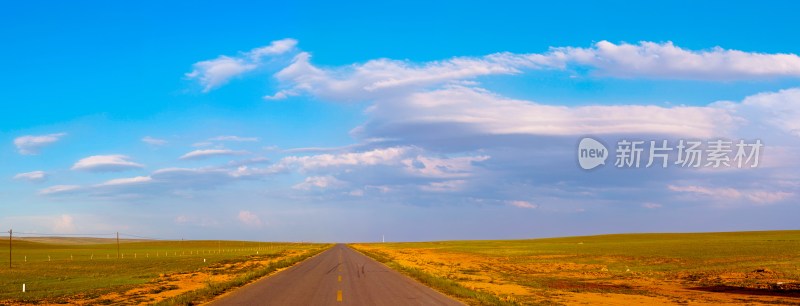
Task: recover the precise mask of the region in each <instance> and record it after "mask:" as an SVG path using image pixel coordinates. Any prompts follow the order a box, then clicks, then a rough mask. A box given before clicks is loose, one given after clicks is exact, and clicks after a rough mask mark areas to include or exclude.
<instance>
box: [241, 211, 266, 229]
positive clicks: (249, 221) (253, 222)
mask: <svg viewBox="0 0 800 306" xmlns="http://www.w3.org/2000/svg"><path fill="white" fill-rule="evenodd" d="M238 219H239V222H242V224H244V225H246V226H250V227H261V226H262V225H263V224H262V222H261V218H259V217H258V215H256V214H254V213H252V212H250V211H248V210H242V211H239V215H238Z"/></svg>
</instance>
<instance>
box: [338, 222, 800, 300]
mask: <svg viewBox="0 0 800 306" xmlns="http://www.w3.org/2000/svg"><path fill="white" fill-rule="evenodd" d="M351 247H353V248H355V249H357V250H359V251H362V252H364V253H365V254H367V255H369V256H371V257H373V258H375V259H378V260H379V261H382V262H384V263H386V264H387V265H389V266H390V267H392V268H394V269H397V270H400V271H401V272H403V273H405V274H407V275H410V276H412V277H414V278H416V279H418V280H420V281H422V282H424V283H427V284H428V285H430V286H432V287H434V288H437V289H439V290H440V291H443V292H445V293H447V294H450V295H452V296H455V297H458V298H459V299H461V300H463V301H465V302H467V303H469V304H473V305H515V304H526V305H527V304H545V305H558V304H570V305H572V304H589V305H602V304H606V305H608V304H615V305H621V304H675V303H677V304H706V303H707V304H738V303H751V304H787V305H797V304H800V231H764V232H732V233H691V234H620V235H601V236H587V237H566V238H550V239H533V240H509V241H443V242H423V243H373V244H353V245H351Z"/></svg>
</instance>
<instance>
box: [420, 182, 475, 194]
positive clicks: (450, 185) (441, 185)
mask: <svg viewBox="0 0 800 306" xmlns="http://www.w3.org/2000/svg"><path fill="white" fill-rule="evenodd" d="M466 183H467V181H465V180H450V181H443V182H431V183H429V184H427V185H422V186H420V189H422V190H424V191H431V192H451V191H460V190H462V189H463V188H464V185H466Z"/></svg>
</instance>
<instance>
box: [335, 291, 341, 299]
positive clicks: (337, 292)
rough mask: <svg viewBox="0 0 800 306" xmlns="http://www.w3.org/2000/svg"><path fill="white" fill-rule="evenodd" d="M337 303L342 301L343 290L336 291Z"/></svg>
mask: <svg viewBox="0 0 800 306" xmlns="http://www.w3.org/2000/svg"><path fill="white" fill-rule="evenodd" d="M336 301H337V302H341V301H342V290H339V291H336Z"/></svg>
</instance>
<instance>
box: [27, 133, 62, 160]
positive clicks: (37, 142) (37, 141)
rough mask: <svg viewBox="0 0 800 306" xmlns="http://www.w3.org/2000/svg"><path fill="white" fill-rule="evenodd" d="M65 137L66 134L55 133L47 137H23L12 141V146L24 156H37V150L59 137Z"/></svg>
mask: <svg viewBox="0 0 800 306" xmlns="http://www.w3.org/2000/svg"><path fill="white" fill-rule="evenodd" d="M65 135H67V134H66V133H56V134H48V135H25V136H20V137H17V138H16V139H14V145H15V146H17V151H18V152H19V153H20V154H24V155H35V154H39V150H41V149H42V148H43V147H45V146H47V145H50V144H52V143H54V142H56V141H58V140H59V139H61V137H64V136H65Z"/></svg>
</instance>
